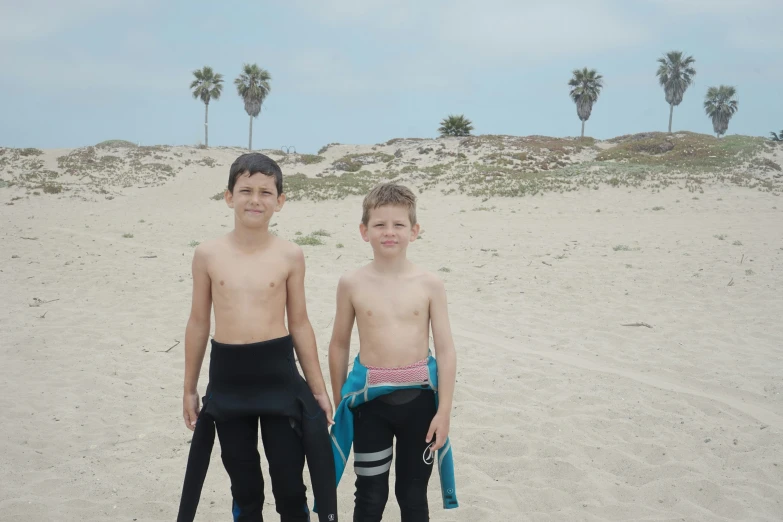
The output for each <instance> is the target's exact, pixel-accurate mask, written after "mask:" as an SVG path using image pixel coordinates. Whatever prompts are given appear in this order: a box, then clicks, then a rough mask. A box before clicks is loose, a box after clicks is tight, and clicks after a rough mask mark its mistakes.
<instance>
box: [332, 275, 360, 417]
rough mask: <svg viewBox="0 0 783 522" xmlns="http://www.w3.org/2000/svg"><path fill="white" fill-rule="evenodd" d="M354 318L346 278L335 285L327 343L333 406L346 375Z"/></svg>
mask: <svg viewBox="0 0 783 522" xmlns="http://www.w3.org/2000/svg"><path fill="white" fill-rule="evenodd" d="M355 318H356V312H355V311H354V308H353V304H352V303H351V295H350V291H349V289H348V282H347V281H346V277H345V276H343V277H341V278H340V281H339V282H338V283H337V306H336V311H335V315H334V327H333V328H332V340H331V341H330V342H329V376H330V377H331V381H332V397H333V398H334V405H335V407H337V405H339V404H340V401H341V400H342V397H341V396H340V390H342V388H343V384H345V379H346V377H347V375H348V356H349V354H350V351H351V331H352V330H353V322H354V319H355Z"/></svg>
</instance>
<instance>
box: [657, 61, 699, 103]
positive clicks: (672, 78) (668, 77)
mask: <svg viewBox="0 0 783 522" xmlns="http://www.w3.org/2000/svg"><path fill="white" fill-rule="evenodd" d="M695 62H696V60H695V59H694V58H693V56H684V54H683V53H682V52H681V51H670V52H668V53H666V54H665V55H664V56H663V57H661V58H658V63H659V64H660V65H659V66H658V71H657V72H656V75H657V76H658V83H660V85H661V86H662V87H663V90H664V94H665V95H666V103H668V104H670V105H679V104H680V103H681V102H682V99H683V97H684V96H685V91H686V90H687V89H688V87H690V85H691V84H692V83H693V77H694V76H695V75H696V69H695V68H694V67H693V64H694V63H695Z"/></svg>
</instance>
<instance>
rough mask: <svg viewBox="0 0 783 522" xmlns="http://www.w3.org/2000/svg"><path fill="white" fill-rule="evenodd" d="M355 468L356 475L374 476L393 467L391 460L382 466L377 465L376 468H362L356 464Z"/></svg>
mask: <svg viewBox="0 0 783 522" xmlns="http://www.w3.org/2000/svg"><path fill="white" fill-rule="evenodd" d="M353 469H354V471H355V472H356V475H359V476H362V477H374V476H375V475H381V474H383V473H386V472H387V471H389V469H391V461H389V462H387V463H386V464H382V465H380V466H375V467H374V468H360V467H358V466H354V468H353Z"/></svg>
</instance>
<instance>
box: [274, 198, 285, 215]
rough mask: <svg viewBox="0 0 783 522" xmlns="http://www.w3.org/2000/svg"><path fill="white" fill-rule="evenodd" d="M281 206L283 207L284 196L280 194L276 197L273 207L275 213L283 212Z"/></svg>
mask: <svg viewBox="0 0 783 522" xmlns="http://www.w3.org/2000/svg"><path fill="white" fill-rule="evenodd" d="M283 205H285V194H280V195H279V196H277V206H276V207H275V212H280V211H281V210H283Z"/></svg>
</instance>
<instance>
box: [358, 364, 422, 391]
mask: <svg viewBox="0 0 783 522" xmlns="http://www.w3.org/2000/svg"><path fill="white" fill-rule="evenodd" d="M365 368H367V374H368V375H367V380H368V383H369V384H371V385H373V384H426V383H428V382H429V381H430V372H429V368H428V367H427V359H422V360H421V361H418V362H415V363H413V364H411V365H408V366H401V367H399V368H381V367H378V366H367V365H365Z"/></svg>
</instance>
